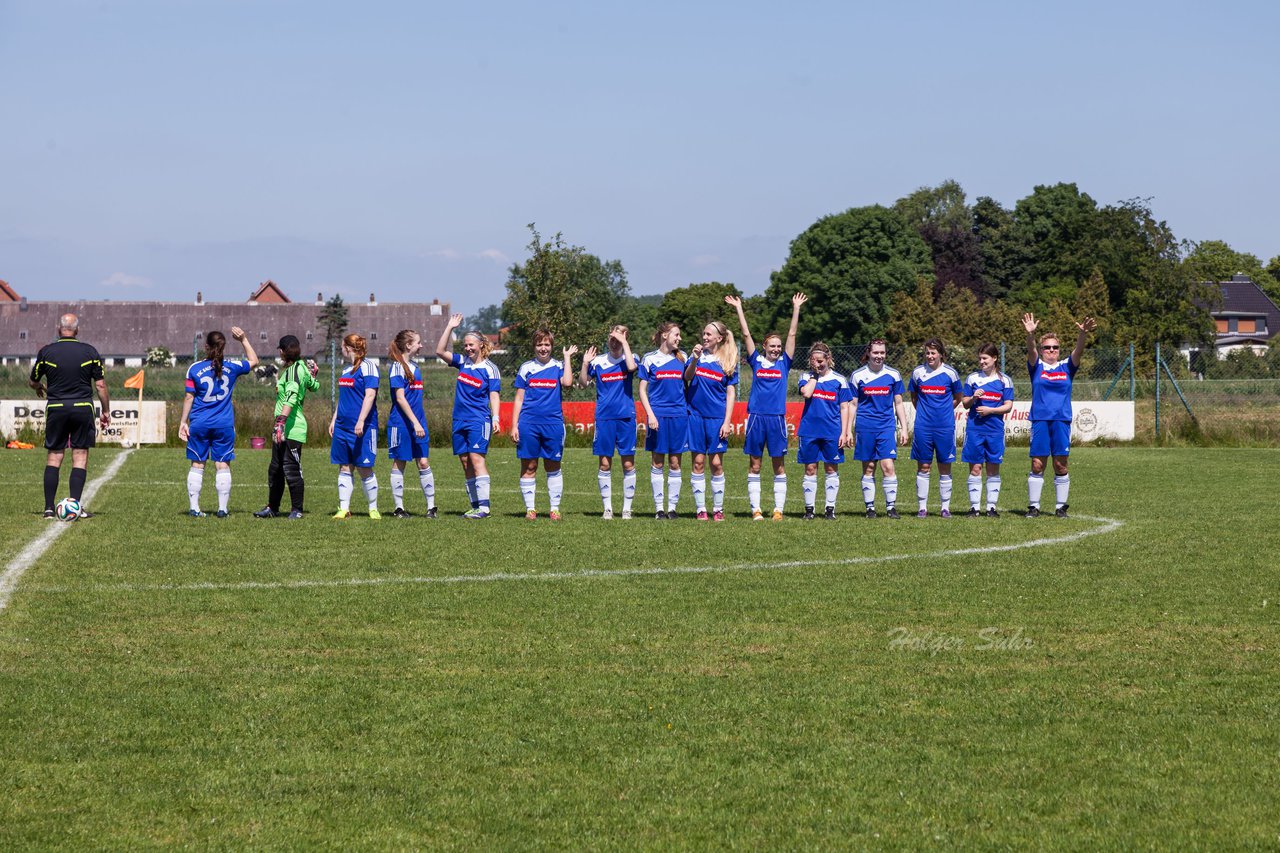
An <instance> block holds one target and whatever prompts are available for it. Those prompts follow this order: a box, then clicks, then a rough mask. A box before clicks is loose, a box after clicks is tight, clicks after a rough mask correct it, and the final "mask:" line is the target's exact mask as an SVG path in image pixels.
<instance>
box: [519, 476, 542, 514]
mask: <svg viewBox="0 0 1280 853" xmlns="http://www.w3.org/2000/svg"><path fill="white" fill-rule="evenodd" d="M537 493H538V480H537V477H521V478H520V496H521V497H522V498H524V508H525V511H526V512H533V505H534V500H535V499H536V497H537Z"/></svg>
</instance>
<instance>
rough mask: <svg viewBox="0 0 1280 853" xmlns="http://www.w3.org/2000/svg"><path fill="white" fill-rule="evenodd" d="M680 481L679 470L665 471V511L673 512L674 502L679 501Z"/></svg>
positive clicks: (674, 509) (674, 508)
mask: <svg viewBox="0 0 1280 853" xmlns="http://www.w3.org/2000/svg"><path fill="white" fill-rule="evenodd" d="M681 485H682V483H681V481H680V472H679V471H668V472H667V512H675V511H676V504H678V503H680V486H681Z"/></svg>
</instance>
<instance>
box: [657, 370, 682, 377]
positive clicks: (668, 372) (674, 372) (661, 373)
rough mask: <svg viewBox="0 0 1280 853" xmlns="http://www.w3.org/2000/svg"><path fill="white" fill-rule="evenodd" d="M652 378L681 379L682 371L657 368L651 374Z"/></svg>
mask: <svg viewBox="0 0 1280 853" xmlns="http://www.w3.org/2000/svg"><path fill="white" fill-rule="evenodd" d="M653 378H654V379H683V378H684V371H682V370H657V371H654V374H653Z"/></svg>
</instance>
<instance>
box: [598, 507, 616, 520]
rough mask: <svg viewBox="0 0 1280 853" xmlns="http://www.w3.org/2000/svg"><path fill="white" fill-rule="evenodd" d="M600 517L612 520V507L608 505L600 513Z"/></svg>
mask: <svg viewBox="0 0 1280 853" xmlns="http://www.w3.org/2000/svg"><path fill="white" fill-rule="evenodd" d="M600 517H601V518H602V519H604V520H605V521H613V507H609V508H608V509H606V510H605V511H604V512H602V513H601V514H600Z"/></svg>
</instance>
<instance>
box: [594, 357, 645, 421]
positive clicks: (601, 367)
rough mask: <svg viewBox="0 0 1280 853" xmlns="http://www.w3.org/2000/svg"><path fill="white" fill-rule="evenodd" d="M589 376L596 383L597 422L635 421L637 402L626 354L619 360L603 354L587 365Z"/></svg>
mask: <svg viewBox="0 0 1280 853" xmlns="http://www.w3.org/2000/svg"><path fill="white" fill-rule="evenodd" d="M587 375H588V376H590V377H591V378H592V379H594V380H595V382H596V420H598V421H604V420H623V419H626V420H634V419H635V416H636V400H635V397H634V396H633V395H632V390H631V376H632V374H631V373H628V372H627V356H626V354H625V353H623V354H620V355H619V356H618V357H617V358H614V357H613V356H612V355H610V354H609V353H607V352H605V353H601V354H600V355H598V356H596V357H595V358H593V359H591V361H590V362H589V363H588V364H587Z"/></svg>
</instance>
